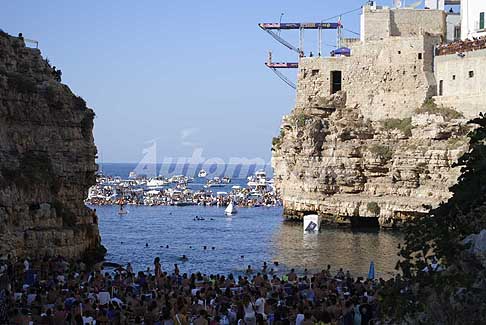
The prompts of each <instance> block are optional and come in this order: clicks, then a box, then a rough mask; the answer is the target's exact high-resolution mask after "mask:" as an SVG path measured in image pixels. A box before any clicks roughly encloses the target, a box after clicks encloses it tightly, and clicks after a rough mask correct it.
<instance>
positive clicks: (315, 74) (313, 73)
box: [311, 69, 319, 77]
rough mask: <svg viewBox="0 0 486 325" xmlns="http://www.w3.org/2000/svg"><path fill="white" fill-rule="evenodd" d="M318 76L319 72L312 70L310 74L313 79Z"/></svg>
mask: <svg viewBox="0 0 486 325" xmlns="http://www.w3.org/2000/svg"><path fill="white" fill-rule="evenodd" d="M318 74H319V70H318V69H314V70H312V72H311V75H312V76H313V77H314V76H317V75H318Z"/></svg>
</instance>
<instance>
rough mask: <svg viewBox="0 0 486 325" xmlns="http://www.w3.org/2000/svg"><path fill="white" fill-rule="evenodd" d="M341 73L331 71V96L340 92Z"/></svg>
mask: <svg viewBox="0 0 486 325" xmlns="http://www.w3.org/2000/svg"><path fill="white" fill-rule="evenodd" d="M341 82H342V73H341V71H331V94H334V93H335V92H337V91H340V90H341Z"/></svg>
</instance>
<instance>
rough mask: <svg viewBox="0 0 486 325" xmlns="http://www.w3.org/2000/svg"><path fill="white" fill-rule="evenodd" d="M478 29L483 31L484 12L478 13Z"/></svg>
mask: <svg viewBox="0 0 486 325" xmlns="http://www.w3.org/2000/svg"><path fill="white" fill-rule="evenodd" d="M479 29H484V12H480V13H479Z"/></svg>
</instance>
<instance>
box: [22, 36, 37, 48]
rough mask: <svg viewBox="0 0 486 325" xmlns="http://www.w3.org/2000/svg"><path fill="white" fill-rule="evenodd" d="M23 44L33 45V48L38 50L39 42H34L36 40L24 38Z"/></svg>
mask: <svg viewBox="0 0 486 325" xmlns="http://www.w3.org/2000/svg"><path fill="white" fill-rule="evenodd" d="M24 42H25V44H26V45H27V44H31V45H32V46H34V45H35V48H36V49H38V48H39V42H38V41H36V40H33V39H28V38H24Z"/></svg>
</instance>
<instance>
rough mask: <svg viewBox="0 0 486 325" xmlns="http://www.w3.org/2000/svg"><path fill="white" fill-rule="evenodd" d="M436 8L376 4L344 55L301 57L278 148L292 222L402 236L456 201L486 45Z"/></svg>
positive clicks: (477, 108)
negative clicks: (308, 219)
mask: <svg viewBox="0 0 486 325" xmlns="http://www.w3.org/2000/svg"><path fill="white" fill-rule="evenodd" d="M442 3H443V4H444V6H445V5H446V4H447V5H450V1H445V2H444V1H442ZM439 5H440V3H439V2H437V1H436V3H435V6H434V7H433V9H414V8H388V7H381V6H378V5H376V4H375V3H371V4H369V5H366V6H364V7H363V9H362V15H361V33H360V38H359V39H345V40H344V41H343V42H342V45H343V46H346V47H348V48H349V49H350V51H346V54H345V55H335V56H331V57H302V58H300V60H299V62H298V75H297V87H296V90H297V92H296V103H295V108H294V110H293V111H292V112H291V113H290V114H289V115H287V116H285V117H284V118H283V121H282V127H281V131H280V135H279V136H278V137H276V138H274V141H273V149H272V150H273V156H272V165H273V167H274V175H275V184H276V186H277V188H278V189H279V190H280V191H281V195H282V199H283V204H284V214H285V215H286V216H287V217H289V218H291V219H293V218H296V219H301V218H302V217H303V216H304V215H305V214H318V215H320V216H321V220H324V222H330V223H337V224H358V225H359V224H362V223H365V224H376V225H378V224H379V225H380V226H382V227H395V226H398V225H400V224H401V222H402V221H403V220H406V219H407V218H409V217H411V216H415V215H418V214H424V213H427V212H428V211H429V210H430V209H431V208H432V207H434V206H437V205H438V204H439V203H440V202H441V201H444V200H447V199H448V198H449V197H450V192H449V187H450V186H452V185H453V184H455V182H456V181H457V177H458V175H459V168H458V167H452V166H453V164H454V163H455V162H456V161H457V159H458V157H460V156H461V155H462V154H463V153H464V152H465V151H466V150H467V146H468V141H467V137H466V134H467V132H468V127H467V125H466V122H467V120H468V119H469V118H472V117H475V116H477V114H478V113H479V112H481V111H484V110H485V107H486V97H485V96H484V93H485V91H486V38H485V39H480V40H474V41H473V40H460V39H459V38H460V37H459V36H460V35H459V29H458V28H456V27H457V26H456V25H453V27H454V28H452V29H451V28H449V26H450V23H448V22H450V21H451V19H452V18H451V17H453V18H454V19H457V18H458V17H460V16H459V14H457V13H454V12H453V13H449V10H444V9H448V8H442V7H443V6H442V7H441V6H439ZM429 6H431V4H430V2H429ZM478 16H479V12H478ZM431 99H435V104H434V102H433V101H431Z"/></svg>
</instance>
